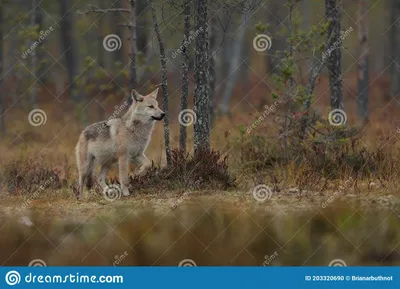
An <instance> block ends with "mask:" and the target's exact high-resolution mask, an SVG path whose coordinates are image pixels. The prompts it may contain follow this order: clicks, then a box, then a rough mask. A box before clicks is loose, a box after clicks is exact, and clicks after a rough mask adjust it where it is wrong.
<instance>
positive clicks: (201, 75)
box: [194, 0, 210, 154]
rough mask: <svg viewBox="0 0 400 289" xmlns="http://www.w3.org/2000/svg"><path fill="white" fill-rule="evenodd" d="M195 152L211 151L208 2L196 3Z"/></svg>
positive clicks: (205, 0) (198, 1) (200, 1)
mask: <svg viewBox="0 0 400 289" xmlns="http://www.w3.org/2000/svg"><path fill="white" fill-rule="evenodd" d="M195 31H196V32H198V36H197V37H196V41H195V45H196V48H195V71H194V79H195V86H194V112H195V114H196V116H197V121H196V122H195V124H194V152H195V154H199V153H200V152H206V151H210V97H209V93H210V90H209V87H208V85H209V83H208V73H209V66H208V61H207V60H208V55H209V54H208V51H207V48H208V45H207V42H208V39H207V34H208V33H207V32H208V31H207V0H196V1H195Z"/></svg>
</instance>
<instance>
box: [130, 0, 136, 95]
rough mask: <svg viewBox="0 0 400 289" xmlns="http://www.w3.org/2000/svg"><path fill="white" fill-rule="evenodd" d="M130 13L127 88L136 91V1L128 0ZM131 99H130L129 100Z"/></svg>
mask: <svg viewBox="0 0 400 289" xmlns="http://www.w3.org/2000/svg"><path fill="white" fill-rule="evenodd" d="M129 5H130V13H129V30H130V40H131V45H130V52H129V71H130V73H129V88H130V91H132V89H136V86H137V74H136V54H137V48H136V0H129ZM129 99H131V98H129Z"/></svg>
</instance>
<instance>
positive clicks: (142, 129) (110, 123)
mask: <svg viewBox="0 0 400 289" xmlns="http://www.w3.org/2000/svg"><path fill="white" fill-rule="evenodd" d="M157 93H158V88H157V89H156V90H155V91H153V92H152V93H150V94H149V95H145V96H143V95H140V94H139V93H138V92H137V91H135V90H132V93H131V97H132V105H131V106H130V107H129V109H128V111H127V112H126V113H125V115H124V116H122V117H121V118H115V119H110V120H107V121H101V122H98V123H95V124H92V125H90V126H88V127H87V128H85V129H84V130H83V132H82V133H81V135H80V137H79V140H78V143H77V145H76V162H77V166H78V174H79V187H78V199H83V188H84V186H85V184H86V186H87V188H88V189H90V188H91V187H92V185H93V181H94V180H93V172H94V169H95V167H96V166H98V165H99V166H100V167H101V169H100V173H99V176H98V178H97V182H98V184H99V185H100V186H101V187H102V188H103V189H104V188H105V187H106V186H107V184H106V181H105V179H106V174H107V172H108V171H109V170H110V169H111V167H112V165H113V164H115V163H118V170H119V182H120V184H121V189H122V194H123V195H124V196H128V195H129V190H128V183H129V176H128V169H129V161H130V160H134V162H136V163H138V164H139V165H140V169H139V171H138V172H137V173H136V175H138V176H143V175H145V173H146V171H147V170H148V169H149V168H150V167H151V161H150V160H149V159H148V158H147V157H146V156H145V155H144V152H145V151H146V148H147V146H148V144H149V142H150V139H151V135H152V132H153V128H154V123H155V121H160V120H162V119H163V118H164V116H165V113H164V112H163V111H162V110H161V109H160V108H159V107H158V102H157V100H156V98H157Z"/></svg>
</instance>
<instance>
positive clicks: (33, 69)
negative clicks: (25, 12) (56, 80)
mask: <svg viewBox="0 0 400 289" xmlns="http://www.w3.org/2000/svg"><path fill="white" fill-rule="evenodd" d="M31 5H32V12H31V27H32V28H33V27H35V25H36V18H37V16H36V12H37V11H38V9H37V7H36V6H37V1H36V0H32V1H31ZM39 10H40V8H39ZM35 31H36V29H35ZM35 41H36V36H35V39H32V42H31V43H30V44H29V46H31V45H34V43H35ZM39 49H40V48H39V46H37V47H36V48H35V49H33V50H32V52H31V54H30V55H29V60H30V61H29V62H30V70H31V80H32V86H31V88H30V90H29V94H30V104H31V109H33V108H35V107H36V92H37V81H36V79H37V77H38V75H37V50H39Z"/></svg>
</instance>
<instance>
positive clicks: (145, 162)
mask: <svg viewBox="0 0 400 289" xmlns="http://www.w3.org/2000/svg"><path fill="white" fill-rule="evenodd" d="M136 161H137V162H138V163H139V164H141V166H140V169H139V171H138V172H137V173H135V176H139V177H143V176H144V175H145V174H146V172H147V170H148V169H149V168H151V161H150V160H149V159H148V158H147V157H146V156H145V155H144V154H142V155H140V156H138V157H137V158H136Z"/></svg>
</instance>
